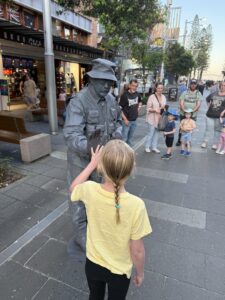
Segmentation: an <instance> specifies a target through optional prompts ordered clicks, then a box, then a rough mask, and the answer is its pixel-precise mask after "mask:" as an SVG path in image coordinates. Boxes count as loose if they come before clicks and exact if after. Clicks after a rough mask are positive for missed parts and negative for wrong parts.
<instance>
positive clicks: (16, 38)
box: [0, 31, 44, 47]
mask: <svg viewBox="0 0 225 300" xmlns="http://www.w3.org/2000/svg"><path fill="white" fill-rule="evenodd" d="M0 38H2V39H5V40H8V41H13V42H18V43H23V44H26V45H31V46H35V47H44V42H43V41H42V40H38V39H34V38H31V37H27V36H25V35H21V34H18V33H14V32H8V31H0Z"/></svg>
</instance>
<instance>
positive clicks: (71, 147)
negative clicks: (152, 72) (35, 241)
mask: <svg viewBox="0 0 225 300" xmlns="http://www.w3.org/2000/svg"><path fill="white" fill-rule="evenodd" d="M121 129H122V128H121V113H120V108H119V105H118V103H117V102H116V101H115V99H114V97H113V96H112V95H111V94H110V93H109V94H108V95H107V96H106V97H105V98H103V99H97V95H96V93H95V92H94V90H91V88H90V87H89V86H88V87H85V88H84V89H83V90H82V91H81V92H79V93H78V94H76V95H75V96H74V97H73V98H72V99H71V101H70V103H69V105H68V107H67V115H66V122H65V125H64V130H63V131H64V136H65V139H66V143H67V146H68V151H67V159H68V183H69V184H71V182H72V180H73V179H74V178H75V177H76V176H77V175H78V174H80V172H81V171H82V170H83V169H84V168H85V167H86V166H87V164H88V163H89V161H90V149H89V145H88V144H89V142H91V141H90V140H92V138H93V135H94V134H95V133H99V132H100V134H99V135H98V136H99V140H98V141H97V144H102V145H104V144H105V143H106V142H107V141H109V140H110V139H112V138H117V137H121ZM90 146H91V145H90ZM91 179H92V180H95V181H99V178H97V175H96V172H94V173H93V174H92V176H91ZM70 209H71V210H72V218H73V224H74V227H75V240H76V242H77V243H78V244H80V246H81V248H82V249H83V250H84V249H85V242H86V212H85V207H84V205H83V203H82V202H81V201H78V202H71V201H70Z"/></svg>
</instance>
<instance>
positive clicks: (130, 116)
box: [119, 79, 141, 147]
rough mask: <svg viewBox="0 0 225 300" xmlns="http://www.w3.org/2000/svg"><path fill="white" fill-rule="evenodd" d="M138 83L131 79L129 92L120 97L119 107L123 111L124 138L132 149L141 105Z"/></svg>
mask: <svg viewBox="0 0 225 300" xmlns="http://www.w3.org/2000/svg"><path fill="white" fill-rule="evenodd" d="M137 87H138V81H137V79H131V81H130V83H129V88H128V91H125V92H124V93H123V94H122V96H121V97H120V102H119V105H120V106H121V109H122V120H123V124H122V137H123V140H124V141H125V142H126V143H127V144H128V145H130V146H131V147H132V145H133V136H134V131H135V128H136V126H137V121H136V120H137V118H138V110H139V106H140V105H141V96H140V94H139V93H138V92H137Z"/></svg>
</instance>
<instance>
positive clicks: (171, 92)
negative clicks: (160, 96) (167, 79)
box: [168, 87, 178, 101]
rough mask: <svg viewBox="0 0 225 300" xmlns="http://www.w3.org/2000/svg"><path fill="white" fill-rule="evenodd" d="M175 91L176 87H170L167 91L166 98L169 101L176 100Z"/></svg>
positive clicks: (176, 91)
mask: <svg viewBox="0 0 225 300" xmlns="http://www.w3.org/2000/svg"><path fill="white" fill-rule="evenodd" d="M177 93H178V88H176V87H174V88H170V89H169V93H168V100H169V101H177Z"/></svg>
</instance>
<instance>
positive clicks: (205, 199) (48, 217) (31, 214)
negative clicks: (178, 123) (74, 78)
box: [0, 103, 225, 300]
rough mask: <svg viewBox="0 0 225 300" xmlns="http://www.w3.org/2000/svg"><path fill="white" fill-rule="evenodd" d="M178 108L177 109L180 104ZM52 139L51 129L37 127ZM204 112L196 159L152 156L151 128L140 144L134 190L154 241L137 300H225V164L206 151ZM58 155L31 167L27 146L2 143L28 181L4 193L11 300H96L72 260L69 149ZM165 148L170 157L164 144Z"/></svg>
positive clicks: (56, 141)
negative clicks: (25, 159)
mask: <svg viewBox="0 0 225 300" xmlns="http://www.w3.org/2000/svg"><path fill="white" fill-rule="evenodd" d="M171 106H176V104H174V103H172V104H171ZM27 125H28V128H29V129H33V130H34V129H35V127H36V126H38V129H40V130H41V131H43V132H48V128H47V124H46V123H27ZM203 128H204V108H203V111H201V113H200V115H199V118H198V130H196V132H195V134H194V137H193V152H192V157H190V158H186V157H181V156H179V149H175V152H174V156H173V158H172V159H171V160H169V161H163V160H161V159H160V156H159V155H158V154H153V153H145V152H144V146H143V137H144V135H145V133H146V126H145V122H144V119H139V121H138V128H137V131H136V135H135V148H136V153H137V168H136V170H135V172H134V174H133V176H132V177H131V178H130V180H129V182H128V184H127V190H128V191H129V192H131V193H134V194H136V195H139V196H140V197H142V198H143V199H144V200H145V203H146V206H147V209H148V213H149V215H150V220H151V223H152V227H153V233H152V235H151V236H150V237H147V238H146V239H145V245H146V266H145V269H146V272H145V282H144V284H143V286H142V287H141V288H140V289H136V288H135V287H134V286H133V285H132V284H131V287H130V290H129V294H128V297H127V299H128V300H149V299H152V300H158V299H160V300H222V299H223V300H225V272H224V270H225V200H224V194H225V187H224V178H225V156H222V155H221V156H220V155H216V154H215V153H214V152H213V151H212V150H210V149H209V150H202V149H201V148H200V143H201V137H202V136H203ZM52 143H53V150H54V151H53V153H52V156H49V157H46V158H43V159H40V160H38V161H36V162H34V163H32V164H29V165H25V164H23V163H21V161H20V158H19V152H18V149H17V146H15V145H10V144H6V143H5V144H4V145H3V144H2V145H1V146H0V151H1V153H2V154H3V155H9V156H11V157H13V162H14V166H15V167H16V168H18V169H19V170H20V171H21V172H23V174H24V175H25V176H24V178H23V179H21V180H19V181H18V182H16V183H14V184H12V185H10V186H9V187H7V188H5V189H1V190H0V207H1V211H0V216H1V218H0V220H1V221H0V247H1V248H0V249H1V253H0V264H1V266H0V293H1V299H3V300H8V299H21V300H22V299H23V300H24V299H35V300H37V299H41V300H43V299H44V300H45V299H54V300H58V299H59V300H61V299H63V300H67V299H68V300H69V299H78V300H83V299H88V288H87V283H86V279H85V275H84V265H83V262H82V261H77V260H76V259H75V258H74V257H73V255H69V254H68V251H67V245H68V241H69V240H70V239H71V237H72V236H73V228H72V224H71V221H70V216H69V213H68V210H67V191H66V160H65V158H66V156H65V151H66V147H65V145H64V142H63V137H62V132H60V133H59V135H57V136H53V137H52ZM159 148H160V149H162V150H163V149H165V146H164V142H163V138H162V137H161V138H160V143H159Z"/></svg>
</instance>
